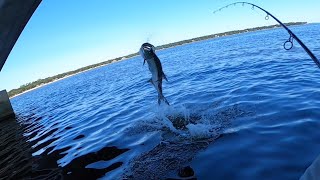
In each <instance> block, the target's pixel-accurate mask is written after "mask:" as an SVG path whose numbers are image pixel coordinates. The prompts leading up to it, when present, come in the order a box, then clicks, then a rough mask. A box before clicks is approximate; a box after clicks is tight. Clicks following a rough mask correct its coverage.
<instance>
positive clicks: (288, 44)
mask: <svg viewBox="0 0 320 180" xmlns="http://www.w3.org/2000/svg"><path fill="white" fill-rule="evenodd" d="M237 4H242V6H244V5H249V6H252V7H251V9H252V10H253V9H254V8H258V9H260V10H262V11H263V12H265V13H266V14H267V15H266V16H265V20H268V19H269V16H270V17H272V18H273V19H274V20H275V21H277V22H278V23H279V24H280V25H281V26H282V27H283V28H284V29H285V30H287V32H288V33H289V39H288V40H287V41H285V42H284V44H283V48H284V49H285V50H290V49H291V48H292V47H293V39H295V40H296V41H297V42H298V43H299V44H300V45H301V47H302V48H303V49H304V50H305V51H306V52H307V53H308V55H309V56H310V57H311V59H312V60H313V61H314V63H316V65H317V66H318V67H319V68H320V61H319V60H318V59H317V57H316V56H315V55H314V54H313V53H312V52H311V51H310V50H309V48H308V47H307V46H306V45H305V44H303V42H302V41H301V40H300V39H299V38H298V37H297V36H296V35H295V34H294V33H293V32H292V31H291V30H290V29H289V28H288V27H287V26H286V25H284V24H283V23H282V22H281V21H280V20H279V19H278V18H276V17H275V16H273V15H272V14H271V13H269V12H268V11H266V10H265V9H263V8H261V7H259V6H257V5H255V4H252V3H248V2H235V3H231V4H228V5H226V6H223V7H221V8H220V9H218V10H215V11H214V12H213V13H214V14H215V13H217V12H219V11H221V10H223V9H226V8H228V7H230V6H235V5H237Z"/></svg>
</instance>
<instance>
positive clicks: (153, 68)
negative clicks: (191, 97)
mask: <svg viewBox="0 0 320 180" xmlns="http://www.w3.org/2000/svg"><path fill="white" fill-rule="evenodd" d="M139 52H140V55H141V56H142V58H143V64H145V62H146V61H147V63H148V66H149V70H150V72H151V74H152V77H151V79H150V80H149V82H150V83H151V84H153V86H154V87H155V88H156V90H157V92H158V104H160V103H161V101H164V102H165V103H166V104H168V105H169V102H168V101H167V99H166V98H165V97H164V96H163V93H162V79H165V80H166V81H168V79H167V77H166V75H165V74H164V73H163V70H162V66H161V62H160V59H159V58H158V56H157V55H156V53H155V47H154V46H153V45H152V44H150V43H144V44H142V45H141V48H140V51H139Z"/></svg>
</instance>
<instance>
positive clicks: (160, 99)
mask: <svg viewBox="0 0 320 180" xmlns="http://www.w3.org/2000/svg"><path fill="white" fill-rule="evenodd" d="M161 102H164V103H166V104H167V105H169V106H170V104H169V102H168V100H167V99H166V98H165V97H164V96H163V95H159V96H158V104H159V105H160V104H161Z"/></svg>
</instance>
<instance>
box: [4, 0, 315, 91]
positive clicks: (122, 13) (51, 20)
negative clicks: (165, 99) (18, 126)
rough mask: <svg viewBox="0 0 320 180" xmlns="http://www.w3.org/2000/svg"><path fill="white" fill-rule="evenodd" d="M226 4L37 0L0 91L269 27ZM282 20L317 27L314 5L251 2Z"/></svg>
mask: <svg viewBox="0 0 320 180" xmlns="http://www.w3.org/2000/svg"><path fill="white" fill-rule="evenodd" d="M232 2H236V1H231V0H161V1H155V0H149V1H147V0H135V1H134V0H94V1H65V0H54V1H50V0H43V1H42V3H41V4H40V6H39V7H38V9H37V10H36V12H35V13H34V15H33V16H32V18H31V19H30V21H29V23H28V24H27V26H26V27H25V29H24V31H23V32H22V34H21V36H20V38H19V39H18V41H17V43H16V45H15V47H14V48H13V50H12V51H11V54H10V55H9V57H8V59H7V62H6V64H5V65H4V67H3V69H2V71H1V72H0V90H1V89H7V90H11V89H13V88H18V87H19V86H20V85H22V84H25V83H28V82H32V81H35V80H37V79H39V78H46V77H49V76H53V75H56V74H59V73H63V72H67V71H70V70H75V69H77V68H80V67H83V66H86V65H91V64H94V63H98V62H102V61H105V60H107V59H111V58H115V57H119V56H123V55H127V54H130V53H134V52H137V51H138V49H139V47H140V45H141V44H142V43H144V42H145V41H149V42H150V43H152V44H154V45H156V46H157V45H162V44H166V43H170V42H176V41H179V40H184V39H189V38H193V37H198V36H203V35H209V34H214V33H218V32H225V31H230V30H238V29H244V28H248V27H257V26H263V25H271V24H275V23H276V22H275V21H273V20H271V19H270V20H268V21H266V20H264V16H265V14H264V13H262V12H261V11H259V10H257V9H255V10H253V11H252V10H251V7H249V6H244V7H242V5H238V6H235V7H229V8H228V9H225V10H224V11H221V12H219V13H218V14H213V13H212V12H213V11H214V10H216V9H218V8H220V7H222V6H224V5H227V4H228V3H232ZM248 2H253V3H255V4H257V5H259V6H261V7H263V8H265V9H266V10H268V11H269V12H271V13H272V14H274V15H275V16H276V17H278V18H279V19H280V20H281V21H283V22H296V21H307V22H310V23H312V22H320V13H319V9H320V1H319V0H303V1H302V0H256V1H248Z"/></svg>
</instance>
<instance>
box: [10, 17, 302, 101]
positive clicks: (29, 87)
mask: <svg viewBox="0 0 320 180" xmlns="http://www.w3.org/2000/svg"><path fill="white" fill-rule="evenodd" d="M284 24H285V25H286V26H293V25H305V24H307V22H290V23H284ZM279 27H281V26H280V25H278V24H277V25H270V26H262V27H255V28H247V29H243V30H235V31H228V32H223V33H217V34H212V35H206V36H201V37H196V38H192V39H187V40H183V41H178V42H174V43H169V44H165V45H161V46H157V47H156V49H157V50H162V49H167V48H172V47H176V46H179V45H185V44H189V43H193V42H199V41H203V40H208V39H213V38H219V37H224V36H230V35H235V34H242V33H246V32H254V31H260V30H266V29H273V28H279ZM138 55H139V54H138V53H133V54H129V55H126V56H122V57H118V58H115V59H111V60H107V61H104V62H101V63H97V64H93V65H89V66H86V67H83V68H80V69H77V70H74V71H69V72H66V73H62V74H58V75H55V76H52V77H48V78H45V79H39V80H37V81H34V82H32V83H27V84H25V85H22V86H20V87H19V88H17V89H12V90H10V91H9V93H8V94H9V97H10V99H11V98H14V97H17V96H19V95H22V94H24V93H27V92H30V91H33V90H35V89H38V88H40V87H43V86H46V85H48V84H51V83H54V82H57V81H59V80H62V79H65V78H68V77H71V76H74V75H76V74H80V73H82V72H85V71H89V70H92V69H95V68H98V67H102V66H105V65H108V64H111V63H114V62H118V61H122V60H126V59H129V58H132V57H135V56H138Z"/></svg>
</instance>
